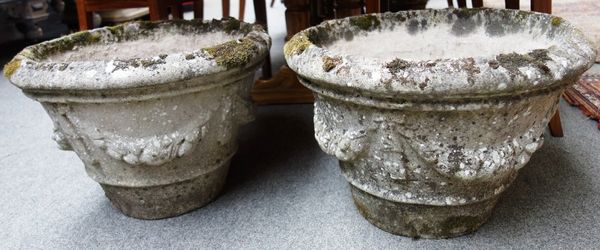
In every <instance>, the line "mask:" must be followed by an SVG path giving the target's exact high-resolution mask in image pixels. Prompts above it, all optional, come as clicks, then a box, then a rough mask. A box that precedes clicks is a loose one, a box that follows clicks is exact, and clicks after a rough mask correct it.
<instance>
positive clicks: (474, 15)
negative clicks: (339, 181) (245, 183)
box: [285, 9, 596, 238]
mask: <svg viewBox="0 0 600 250" xmlns="http://www.w3.org/2000/svg"><path fill="white" fill-rule="evenodd" d="M595 54H596V52H595V51H594V49H593V44H591V43H590V41H589V40H587V39H585V38H584V36H583V35H582V33H581V32H580V31H578V30H576V29H575V28H573V26H571V25H570V24H568V23H566V22H564V21H563V20H562V19H560V18H558V17H553V16H550V15H545V14H534V13H530V12H523V11H515V10H494V9H481V10H472V9H444V10H423V11H410V12H398V13H386V14H382V15H367V16H361V17H352V18H349V19H348V18H347V19H341V20H332V21H329V22H325V23H323V24H321V25H319V26H316V27H312V28H309V29H307V30H304V31H302V32H300V33H298V34H296V35H295V36H294V37H293V38H292V39H291V40H290V41H289V42H288V43H287V44H286V45H285V57H286V60H287V62H288V64H289V66H290V68H292V69H293V70H294V71H295V72H297V73H298V76H299V79H300V81H301V82H302V83H303V84H304V85H305V86H306V87H308V88H310V89H311V90H312V91H313V92H314V93H315V95H316V103H315V116H314V123H315V137H316V139H317V141H318V143H319V145H320V146H321V148H322V149H323V150H324V151H325V152H327V153H328V154H331V155H335V156H336V157H337V158H338V159H339V160H340V166H341V169H342V172H343V174H344V176H345V177H346V179H347V180H348V182H349V183H350V187H351V190H352V196H353V198H354V201H355V204H356V207H357V208H358V210H359V212H360V213H361V214H362V215H363V216H364V217H365V218H366V219H367V220H368V221H370V222H371V223H373V224H375V225H376V226H377V227H379V228H381V229H383V230H385V231H388V232H391V233H394V234H400V235H406V236H412V237H426V238H445V237H453V236H458V235H461V234H466V233H469V232H472V231H474V230H476V229H477V228H478V227H479V226H481V225H482V224H483V223H484V222H485V221H486V220H487V219H488V218H489V217H490V215H491V213H492V209H493V207H494V205H495V204H496V202H497V200H498V197H499V195H500V194H501V193H502V192H503V191H504V190H505V189H506V188H507V187H508V186H509V185H510V184H511V182H512V181H513V180H514V179H515V177H516V175H517V172H518V170H519V169H520V168H522V167H523V166H524V165H525V164H526V163H527V162H528V161H529V158H530V156H531V154H532V153H533V152H535V151H536V150H537V149H538V148H540V146H541V145H542V140H543V138H542V134H543V132H544V128H545V127H546V124H547V122H548V121H549V119H550V117H551V116H552V115H553V114H554V112H555V111H556V109H557V104H558V101H559V97H560V95H561V93H562V92H563V90H564V89H565V87H567V86H568V85H571V84H573V83H574V82H575V81H576V80H577V79H578V77H579V76H580V75H581V74H582V73H583V72H584V71H585V70H586V69H588V68H589V67H591V65H592V63H593V60H594V56H595Z"/></svg>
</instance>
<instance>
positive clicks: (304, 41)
mask: <svg viewBox="0 0 600 250" xmlns="http://www.w3.org/2000/svg"><path fill="white" fill-rule="evenodd" d="M311 44H312V43H311V42H310V40H309V39H308V37H306V36H304V35H303V34H301V35H295V36H294V37H292V39H290V40H289V41H288V42H287V43H285V46H283V54H284V55H285V57H290V56H292V55H298V54H301V53H302V52H304V50H306V49H307V48H308V47H309V46H310V45H311Z"/></svg>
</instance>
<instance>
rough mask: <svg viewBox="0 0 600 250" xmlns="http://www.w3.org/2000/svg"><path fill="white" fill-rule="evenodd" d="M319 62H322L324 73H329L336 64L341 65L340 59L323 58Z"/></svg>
mask: <svg viewBox="0 0 600 250" xmlns="http://www.w3.org/2000/svg"><path fill="white" fill-rule="evenodd" d="M321 60H323V71H325V72H329V71H331V70H332V69H333V68H335V67H336V66H337V65H338V64H340V63H342V59H341V58H339V57H330V56H323V57H321Z"/></svg>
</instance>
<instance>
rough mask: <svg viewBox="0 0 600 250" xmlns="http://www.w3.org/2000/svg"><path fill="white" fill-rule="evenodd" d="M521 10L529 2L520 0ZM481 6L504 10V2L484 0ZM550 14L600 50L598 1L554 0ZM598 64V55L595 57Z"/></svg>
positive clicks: (599, 56)
mask: <svg viewBox="0 0 600 250" xmlns="http://www.w3.org/2000/svg"><path fill="white" fill-rule="evenodd" d="M520 2H521V9H522V10H530V9H531V7H530V6H531V5H530V2H531V1H527V0H521V1H520ZM483 5H484V6H485V7H491V8H504V0H484V1H483ZM552 14H554V15H557V16H560V17H562V18H564V19H566V20H567V21H569V22H571V23H572V24H573V25H575V26H577V27H578V28H579V29H581V31H583V33H584V34H586V35H587V37H588V38H590V39H591V40H592V41H594V42H596V45H597V48H598V49H599V50H600V0H554V1H552ZM596 62H600V53H599V54H598V57H596Z"/></svg>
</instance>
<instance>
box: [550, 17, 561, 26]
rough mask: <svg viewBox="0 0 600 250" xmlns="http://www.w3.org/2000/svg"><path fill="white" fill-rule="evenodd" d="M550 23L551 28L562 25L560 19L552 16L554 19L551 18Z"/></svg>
mask: <svg viewBox="0 0 600 250" xmlns="http://www.w3.org/2000/svg"><path fill="white" fill-rule="evenodd" d="M551 22H552V26H558V25H560V24H561V23H562V18H560V17H557V16H554V17H552V20H551Z"/></svg>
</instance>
